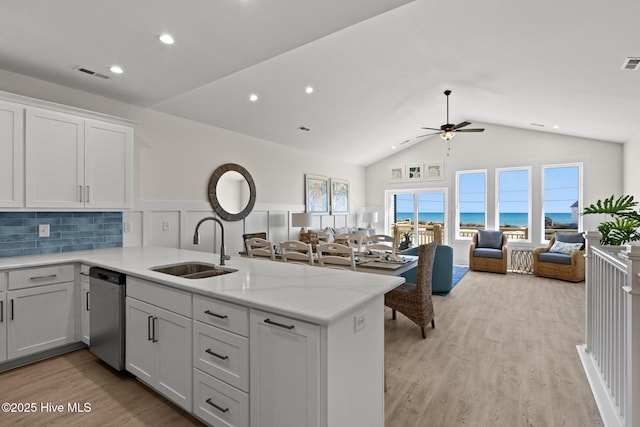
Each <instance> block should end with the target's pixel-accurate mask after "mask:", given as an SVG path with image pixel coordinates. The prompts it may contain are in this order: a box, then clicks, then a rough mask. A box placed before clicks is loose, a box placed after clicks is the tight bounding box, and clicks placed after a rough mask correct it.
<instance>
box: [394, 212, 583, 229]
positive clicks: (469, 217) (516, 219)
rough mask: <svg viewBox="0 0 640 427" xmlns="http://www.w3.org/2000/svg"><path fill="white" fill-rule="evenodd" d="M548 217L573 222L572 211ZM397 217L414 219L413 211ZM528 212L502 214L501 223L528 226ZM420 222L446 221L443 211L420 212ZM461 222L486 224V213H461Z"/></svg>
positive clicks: (555, 221) (401, 213)
mask: <svg viewBox="0 0 640 427" xmlns="http://www.w3.org/2000/svg"><path fill="white" fill-rule="evenodd" d="M547 216H548V217H550V218H551V220H552V221H553V222H554V223H556V224H569V223H571V213H564V212H557V213H548V214H547ZM396 218H397V219H398V220H399V221H401V220H403V219H410V220H411V221H413V212H398V213H397V215H396ZM527 220H528V214H527V213H526V212H508V213H502V214H500V225H512V226H514V227H522V226H526V225H527V223H528V221H527ZM418 221H420V222H440V223H443V222H444V214H443V213H442V212H420V214H419V215H418ZM460 223H461V224H484V213H478V212H466V213H465V212H463V213H461V214H460Z"/></svg>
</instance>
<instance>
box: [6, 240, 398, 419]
mask: <svg viewBox="0 0 640 427" xmlns="http://www.w3.org/2000/svg"><path fill="white" fill-rule="evenodd" d="M193 262H197V263H205V264H214V263H215V264H216V265H217V263H218V257H217V255H216V254H211V253H204V252H195V251H188V250H180V249H170V248H160V247H148V246H143V247H125V248H117V249H103V250H94V251H79V252H69V253H61V254H52V255H37V256H29V257H12V258H4V259H0V300H3V301H4V307H8V304H7V302H8V301H13V300H12V298H13V296H12V295H18V294H17V293H19V292H23V291H25V289H22V288H21V287H20V286H17V287H16V285H12V283H17V282H18V278H20V277H26V276H28V274H23V273H24V272H25V271H29V270H38V269H41V270H42V269H44V270H46V269H51V268H57V267H60V266H63V267H65V266H66V267H68V266H72V267H73V276H72V277H71V279H70V280H71V281H72V282H73V286H72V287H71V288H68V289H71V290H70V292H73V296H74V302H73V304H72V308H74V309H75V312H74V313H75V314H73V315H72V317H73V318H74V319H77V322H76V323H77V324H76V325H75V328H74V329H73V330H74V334H73V337H72V339H73V341H75V342H78V341H80V336H81V333H80V330H81V327H80V325H79V323H80V311H81V307H82V306H83V303H84V301H83V300H84V298H82V297H81V294H80V279H79V277H80V276H79V272H80V266H81V265H85V266H98V267H103V268H106V269H110V270H114V271H117V272H120V273H124V274H126V275H127V302H126V314H127V320H126V323H127V328H126V333H127V350H126V369H127V370H128V371H129V372H131V373H133V374H134V375H135V376H136V377H138V378H139V379H140V380H141V381H143V382H145V383H146V384H148V385H149V386H150V387H152V388H153V389H154V390H156V391H158V392H159V393H161V394H163V395H164V396H166V397H168V398H169V399H170V400H172V401H173V402H174V403H176V404H178V405H179V406H181V407H182V408H184V409H185V410H186V411H188V412H191V413H193V414H194V415H195V416H197V417H198V418H200V419H202V420H203V421H205V422H207V423H210V424H215V423H216V422H218V421H221V422H224V423H226V424H225V425H245V426H246V425H251V426H272V425H307V426H341V425H344V426H347V425H368V426H382V425H383V424H384V413H383V412H384V392H383V388H384V325H383V322H384V317H383V313H384V310H383V300H384V293H385V292H387V291H388V290H390V289H393V288H394V287H396V286H397V285H399V284H400V283H402V282H403V280H404V279H402V278H399V277H394V276H385V275H376V274H366V273H357V272H351V271H341V270H335V269H327V268H320V267H311V266H307V265H295V264H284V263H278V262H272V261H266V260H255V259H248V258H241V257H238V256H235V257H232V259H231V260H229V261H228V262H227V265H226V266H225V267H226V268H229V269H233V270H237V271H235V272H231V273H228V274H223V275H220V276H215V277H208V278H202V279H187V278H183V277H177V276H172V275H168V274H165V273H161V272H156V271H152V270H151V269H152V268H157V267H162V266H170V265H175V264H181V263H193ZM43 276H44V274H43ZM31 286H34V285H31ZM48 286H59V285H48ZM38 287H39V288H44V286H38ZM91 303H92V304H99V301H91ZM12 310H13V308H12ZM10 314H11V316H9V312H8V308H7V311H6V312H5V313H4V316H5V318H6V319H8V324H7V326H6V327H5V325H1V326H2V328H3V329H6V330H7V331H9V330H10V329H11V324H10V323H11V322H12V320H9V319H11V318H12V317H13V316H12V315H13V313H10ZM40 320H42V319H40ZM5 332H6V331H5ZM14 334H16V332H15V331H14ZM149 337H151V338H149ZM12 339H13V340H16V339H18V341H19V338H16V337H13V338H12V337H11V333H10V332H9V333H8V334H7V336H6V341H7V343H11V342H12ZM0 351H1V348H0ZM7 353H8V350H6V349H5V354H7ZM0 355H1V354H0ZM9 357H11V356H9ZM0 360H3V359H0ZM5 363H7V362H5ZM1 366H2V363H0V367H1ZM105 369H106V368H105Z"/></svg>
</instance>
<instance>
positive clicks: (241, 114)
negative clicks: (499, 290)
mask: <svg viewBox="0 0 640 427" xmlns="http://www.w3.org/2000/svg"><path fill="white" fill-rule="evenodd" d="M638 16H640V2H639V1H637V0H616V1H614V2H596V1H588V2H584V1H578V0H565V1H561V2H558V1H556V0H539V1H537V2H528V3H526V6H525V3H522V2H509V1H506V0H478V1H468V0H447V1H435V0H415V1H411V0H375V1H371V0H349V1H344V0H188V1H175V0H173V1H170V0H135V1H130V0H110V1H108V2H97V1H86V0H56V1H50V0H2V1H1V3H0V68H3V69H6V70H8V71H13V72H18V73H21V74H25V75H29V76H32V77H36V78H39V79H42V80H47V81H51V82H54V83H57V84H62V85H65V86H68V87H72V88H76V89H80V90H84V91H87V92H92V93H96V94H99V95H102V96H106V97H109V98H113V99H117V100H121V101H124V102H128V103H131V104H135V105H139V106H142V107H148V108H151V109H156V110H159V111H163V112H167V113H170V114H175V115H178V116H183V117H187V118H190V119H193V120H197V121H200V122H203V123H208V124H211V125H214V126H218V127H222V128H226V129H231V130H234V131H237V132H240V133H243V134H247V135H251V136H255V137H259V138H263V139H266V140H270V141H273V142H277V143H280V144H285V145H288V146H292V147H297V148H299V149H302V150H308V151H312V152H322V153H325V154H327V153H329V154H333V155H336V156H338V157H340V158H342V159H343V160H346V161H348V162H351V163H354V164H359V165H369V164H371V163H373V162H375V161H377V160H379V159H381V158H384V157H386V156H388V155H390V154H392V153H394V151H393V150H391V146H393V145H398V146H399V145H400V144H401V143H402V142H403V141H406V140H409V141H410V143H407V144H404V145H402V147H400V148H404V147H407V146H410V145H411V144H414V143H417V142H419V140H417V139H416V138H415V137H416V136H417V135H421V134H424V133H425V132H424V131H422V130H421V129H420V127H422V126H428V127H439V126H440V125H441V124H443V123H444V122H445V121H446V120H445V119H446V114H445V97H444V95H443V94H442V92H443V91H444V90H445V89H451V90H452V91H453V94H452V95H451V99H450V102H451V105H450V109H451V120H450V121H451V122H452V123H458V122H461V121H463V120H468V121H471V122H474V121H477V122H484V123H494V124H499V125H506V126H514V127H521V128H526V129H533V130H542V131H548V132H557V133H562V134H568V135H575V136H581V137H587V138H594V139H599V140H605V141H612V142H625V141H626V140H628V139H629V138H630V137H631V136H632V135H633V134H635V133H636V132H638V131H639V130H640V71H628V70H621V66H622V63H623V61H624V59H625V58H626V57H627V56H640V38H639V37H638V35H637V26H636V21H637V17H638ZM165 31H166V32H170V33H171V34H172V35H173V36H174V37H175V39H176V43H175V44H174V45H173V46H165V45H161V44H160V43H159V42H158V41H157V36H158V35H159V34H160V33H162V32H165ZM113 64H118V65H121V66H122V67H123V68H124V69H125V73H124V74H122V75H119V76H116V75H113V74H111V73H110V72H109V66H110V65H113ZM77 66H83V67H86V68H89V69H92V70H94V71H97V72H99V73H102V74H105V75H109V76H110V78H109V79H108V80H104V79H100V78H98V77H92V76H88V75H86V74H83V73H80V72H78V71H77V70H76V69H75V68H76V67H77ZM307 85H311V86H313V87H314V88H315V91H314V93H313V94H311V95H307V94H306V93H305V92H304V89H305V87H306V86H307ZM250 93H256V94H258V95H259V96H260V99H259V101H258V102H256V103H251V102H249V101H248V96H249V94H250ZM532 123H537V124H542V125H544V126H545V127H544V128H541V127H539V126H533V125H532ZM301 125H303V126H306V127H308V128H311V131H310V132H303V131H300V130H298V127H299V126H301ZM553 125H558V126H559V128H558V129H553V128H552V126H553ZM470 127H474V126H470ZM473 137H474V134H459V135H458V136H457V138H473ZM515 144H517V141H514V145H515Z"/></svg>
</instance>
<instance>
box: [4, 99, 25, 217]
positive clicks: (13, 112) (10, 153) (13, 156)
mask: <svg viewBox="0 0 640 427" xmlns="http://www.w3.org/2000/svg"><path fill="white" fill-rule="evenodd" d="M23 117H24V108H23V107H22V106H21V105H18V104H13V103H9V102H3V101H0V207H21V206H22V205H23V194H24V189H23V183H24V178H23V177H24V175H23V166H22V165H23V157H24V153H23V148H22V147H23V138H24V135H23V120H24V119H23Z"/></svg>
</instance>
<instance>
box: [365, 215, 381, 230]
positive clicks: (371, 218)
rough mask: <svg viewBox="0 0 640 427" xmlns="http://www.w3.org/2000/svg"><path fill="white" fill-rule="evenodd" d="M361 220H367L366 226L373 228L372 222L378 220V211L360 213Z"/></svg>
mask: <svg viewBox="0 0 640 427" xmlns="http://www.w3.org/2000/svg"><path fill="white" fill-rule="evenodd" d="M362 220H363V221H364V222H368V224H367V228H375V227H374V225H373V224H375V223H377V222H378V212H365V213H363V214H362Z"/></svg>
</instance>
